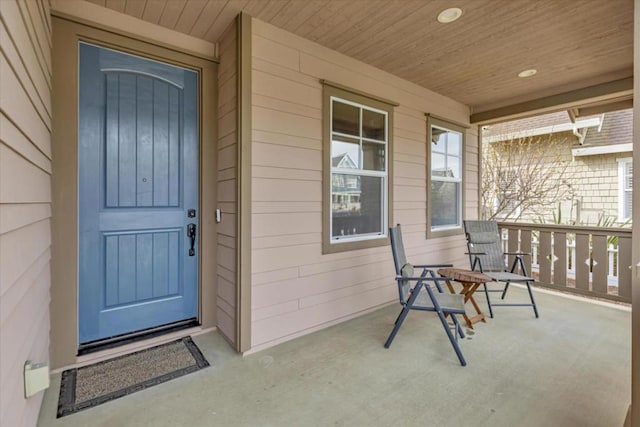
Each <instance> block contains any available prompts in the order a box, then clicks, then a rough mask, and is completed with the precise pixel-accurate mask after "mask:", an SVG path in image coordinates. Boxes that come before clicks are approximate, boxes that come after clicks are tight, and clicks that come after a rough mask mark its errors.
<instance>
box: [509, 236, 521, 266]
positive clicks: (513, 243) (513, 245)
mask: <svg viewBox="0 0 640 427" xmlns="http://www.w3.org/2000/svg"><path fill="white" fill-rule="evenodd" d="M519 231H520V230H518V229H517V228H510V229H509V232H508V234H509V243H508V246H507V251H508V252H518V250H519V248H518V240H519V239H518V235H519ZM515 259H516V257H515V256H514V255H509V263H508V264H507V265H513V261H514V260H515Z"/></svg>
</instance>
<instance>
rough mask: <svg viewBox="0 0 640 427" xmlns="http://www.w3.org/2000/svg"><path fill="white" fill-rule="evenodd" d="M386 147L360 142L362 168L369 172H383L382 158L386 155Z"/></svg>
mask: <svg viewBox="0 0 640 427" xmlns="http://www.w3.org/2000/svg"><path fill="white" fill-rule="evenodd" d="M386 151H387V150H386V146H385V145H384V144H377V143H375V142H366V141H363V142H362V152H363V155H364V165H363V168H364V169H366V170H371V171H383V170H385V169H384V167H385V164H384V158H385V154H386Z"/></svg>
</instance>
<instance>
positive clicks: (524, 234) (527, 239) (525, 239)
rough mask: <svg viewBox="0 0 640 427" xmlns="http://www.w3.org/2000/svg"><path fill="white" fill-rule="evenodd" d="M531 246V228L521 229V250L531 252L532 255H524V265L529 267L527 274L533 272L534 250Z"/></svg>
mask: <svg viewBox="0 0 640 427" xmlns="http://www.w3.org/2000/svg"><path fill="white" fill-rule="evenodd" d="M532 249H533V248H532V247H531V230H520V252H524V253H530V254H531V256H524V257H522V259H523V261H524V267H525V268H526V269H527V274H531V273H532V270H531V263H532V262H533V251H532Z"/></svg>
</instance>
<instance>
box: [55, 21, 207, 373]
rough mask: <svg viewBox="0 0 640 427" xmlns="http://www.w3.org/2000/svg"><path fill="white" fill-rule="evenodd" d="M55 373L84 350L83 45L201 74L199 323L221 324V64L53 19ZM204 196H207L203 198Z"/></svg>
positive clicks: (203, 324)
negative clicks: (218, 316)
mask: <svg viewBox="0 0 640 427" xmlns="http://www.w3.org/2000/svg"><path fill="white" fill-rule="evenodd" d="M52 24H53V34H54V36H53V55H52V65H53V67H52V69H53V71H52V73H53V78H52V88H53V90H52V105H53V120H52V157H53V159H52V167H53V175H52V200H53V212H52V219H51V221H52V224H51V237H52V260H51V281H52V283H51V304H50V316H51V331H50V338H51V340H50V342H51V350H50V357H51V360H50V362H51V366H52V367H54V368H55V367H61V366H66V365H70V364H74V363H77V361H78V360H77V351H78V344H79V343H78V309H77V308H78V77H79V75H78V44H79V42H81V41H85V42H88V43H91V44H95V45H98V46H102V47H106V48H110V49H115V50H118V51H122V52H125V53H130V54H134V55H138V56H141V57H145V58H149V59H153V60H158V61H162V62H166V63H168V64H173V65H177V66H180V67H183V68H188V69H193V70H196V71H198V73H199V76H200V77H199V85H200V90H199V93H198V109H199V120H198V126H199V137H200V138H199V185H198V199H199V206H198V210H199V212H200V215H199V217H200V218H199V219H200V227H199V229H200V230H199V232H198V239H197V242H198V246H199V248H198V249H199V255H200V256H199V259H198V297H199V301H198V320H199V322H200V324H201V327H202V328H203V329H206V328H212V327H214V326H215V325H216V302H215V301H216V298H215V296H216V280H215V277H216V264H217V263H215V262H203V260H215V259H216V225H215V224H216V222H215V204H216V193H217V192H216V172H215V171H216V170H217V167H216V162H217V159H216V152H217V150H216V145H217V143H216V139H217V137H216V135H217V123H216V120H215V117H216V105H217V63H216V62H214V61H213V60H207V59H204V58H200V57H195V56H192V55H189V54H185V53H183V52H180V51H177V50H174V49H172V48H168V47H164V46H159V45H156V44H153V43H149V42H147V41H143V40H139V39H135V38H131V37H128V36H123V35H119V34H115V33H113V32H110V31H107V30H103V29H100V28H96V27H93V26H87V25H84V24H81V23H77V22H74V21H71V20H68V19H66V18H61V17H56V16H54V17H53V18H52ZM203 190H206V191H203Z"/></svg>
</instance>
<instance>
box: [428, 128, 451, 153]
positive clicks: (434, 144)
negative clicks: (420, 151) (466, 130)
mask: <svg viewBox="0 0 640 427" xmlns="http://www.w3.org/2000/svg"><path fill="white" fill-rule="evenodd" d="M446 140H447V136H446V131H445V130H444V129H440V128H437V127H431V151H435V152H438V153H444V149H445V144H446Z"/></svg>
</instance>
